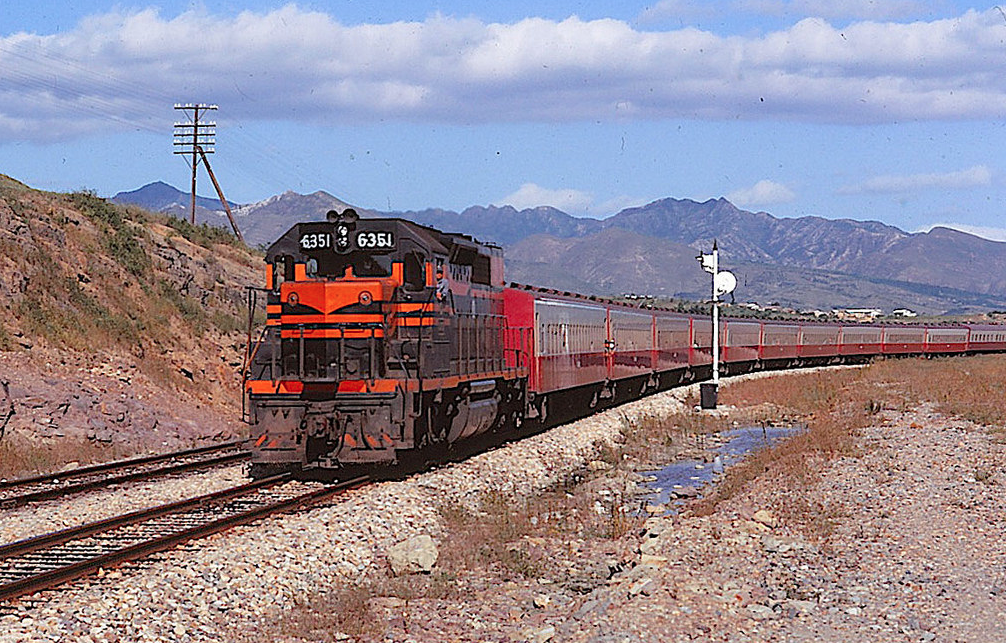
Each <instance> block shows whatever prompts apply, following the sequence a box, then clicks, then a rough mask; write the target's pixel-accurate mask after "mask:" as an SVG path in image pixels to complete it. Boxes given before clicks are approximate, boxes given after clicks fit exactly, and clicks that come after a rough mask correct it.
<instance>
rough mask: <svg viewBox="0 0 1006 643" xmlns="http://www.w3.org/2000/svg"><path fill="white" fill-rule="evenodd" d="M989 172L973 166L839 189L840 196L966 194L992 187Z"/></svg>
mask: <svg viewBox="0 0 1006 643" xmlns="http://www.w3.org/2000/svg"><path fill="white" fill-rule="evenodd" d="M991 183H992V172H991V171H990V170H989V169H988V168H987V167H985V166H984V165H976V166H974V167H971V168H968V169H966V170H959V171H957V172H946V173H942V174H940V173H933V174H908V175H894V174H890V175H884V176H876V177H873V178H872V179H867V180H866V181H863V182H862V183H856V184H854V185H847V186H844V187H842V188H839V190H838V192H839V194H901V193H906V192H914V191H916V190H934V189H940V190H966V189H969V188H975V187H982V186H987V185H991Z"/></svg>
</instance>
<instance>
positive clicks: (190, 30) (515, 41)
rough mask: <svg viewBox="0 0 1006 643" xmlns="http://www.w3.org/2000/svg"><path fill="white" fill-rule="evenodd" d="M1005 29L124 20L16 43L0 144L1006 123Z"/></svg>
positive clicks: (1, 108)
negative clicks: (192, 114)
mask: <svg viewBox="0 0 1006 643" xmlns="http://www.w3.org/2000/svg"><path fill="white" fill-rule="evenodd" d="M784 4H787V5H790V6H792V7H796V6H797V4H798V3H797V2H796V0H793V2H790V3H784ZM799 4H800V6H802V7H804V9H805V10H806V11H810V10H811V9H812V8H813V7H814V6H822V7H823V6H826V5H825V4H824V3H823V0H822V4H820V5H815V4H813V3H811V2H810V0H804V1H802V2H801V3H799ZM839 4H840V5H841V6H842V7H844V9H843V11H846V12H848V11H853V10H855V9H856V6H858V7H860V10H861V11H863V10H865V9H864V7H869V6H873V4H872V3H868V2H865V0H864V1H860V0H846V2H842V3H839ZM908 4H911V3H894V4H891V3H877V6H878V7H881V6H882V7H885V9H884V15H894V14H895V13H897V12H896V11H895V10H894V9H895V8H897V7H900V6H905V7H907V6H908ZM657 6H660V5H657ZM673 6H676V7H679V8H684V9H687V8H688V7H692V8H693V9H694V8H696V7H697V6H698V5H696V4H693V3H689V2H680V1H679V2H677V3H676V4H675V5H673ZM828 6H830V5H828ZM655 9H656V7H655ZM1004 36H1006V25H1004V24H1003V17H1002V15H1001V14H1000V13H999V12H998V11H997V10H996V9H994V8H993V9H989V10H987V11H984V12H977V11H973V10H972V11H968V12H966V13H964V14H963V15H961V16H959V17H956V18H954V19H952V20H933V21H929V22H925V21H917V22H912V23H908V24H899V23H894V22H875V21H874V22H856V23H853V24H849V25H846V26H843V27H841V28H836V27H833V26H832V25H830V24H828V23H827V22H825V21H824V20H821V19H818V18H808V19H805V20H801V21H800V22H798V23H796V24H794V25H792V26H791V27H789V28H787V29H784V30H780V31H776V32H772V33H768V34H765V35H760V36H721V35H718V34H716V33H712V32H709V31H703V30H699V29H695V28H681V29H674V30H666V31H644V30H639V29H636V28H633V27H632V26H631V25H630V24H628V23H626V22H623V21H619V20H612V19H603V20H591V21H585V20H581V19H579V18H577V17H571V18H568V19H566V20H562V21H553V20H545V19H541V18H528V19H524V20H520V21H518V22H514V23H509V24H503V23H491V24H487V23H483V22H481V21H479V20H477V19H471V18H469V19H455V18H447V17H443V16H432V17H430V18H428V19H426V20H424V21H422V22H396V23H390V24H362V25H352V26H347V25H343V24H341V23H339V22H338V20H336V19H335V18H333V17H332V16H330V15H328V14H326V13H322V12H315V11H309V10H306V9H302V8H300V7H297V6H295V5H288V6H285V7H282V8H280V9H276V10H273V11H269V12H267V13H254V12H243V13H240V14H238V15H236V16H218V15H212V14H209V13H207V12H205V11H202V10H197V11H188V12H185V13H182V14H181V15H178V16H176V17H173V18H172V17H165V16H162V15H161V14H160V13H159V12H158V11H157V10H155V9H146V10H142V11H137V12H131V13H130V12H124V11H113V12H111V13H107V14H103V15H99V16H95V17H93V18H90V19H88V20H85V21H82V22H81V23H80V24H79V25H77V26H76V27H75V28H73V29H72V30H70V31H64V32H60V33H58V34H55V35H36V34H25V33H18V34H12V35H7V36H0V139H3V140H7V141H10V140H58V139H61V138H65V137H70V136H75V135H80V134H82V133H87V132H90V133H93V132H98V131H102V130H105V131H107V130H108V129H109V128H110V127H114V128H116V129H126V128H146V129H149V130H151V131H163V128H164V123H165V122H166V121H170V120H171V118H172V116H174V114H172V113H171V109H170V105H171V104H172V103H174V102H175V101H188V100H199V101H207V102H214V103H219V104H220V105H221V106H222V107H223V106H224V105H226V110H227V111H226V115H227V118H233V119H243V120H253V119H263V120H266V119H282V120H297V121H302V122H313V123H347V122H374V121H378V120H381V119H385V120H386V119H410V120H425V121H435V122H450V123H463V124H473V123H480V122H488V121H493V122H505V121H538V122H568V121H581V120H585V119H594V120H598V119H662V118H700V119H710V120H716V119H731V120H734V119H738V118H740V119H773V120H796V121H811V122H830V123H878V122H892V121H898V120H907V119H912V120H927V119H946V120H955V119H956V120H965V119H988V118H999V117H1000V116H1001V114H1002V113H1004V112H1006V75H1004V74H1002V73H1001V69H1002V68H1003V67H1004V66H1006V46H1004V45H1003V42H1004ZM179 43H184V46H180V44H179Z"/></svg>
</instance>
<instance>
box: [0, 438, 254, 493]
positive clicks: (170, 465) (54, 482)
mask: <svg viewBox="0 0 1006 643" xmlns="http://www.w3.org/2000/svg"><path fill="white" fill-rule="evenodd" d="M243 445H244V442H243V441H234V442H223V443H220V444H214V445H210V446H205V447H199V448H196V449H188V450H186V451H176V452H174V453H166V454H161V455H151V456H143V457H139V458H131V459H129V460H118V461H116V462H106V463H103V464H96V465H92V466H87V467H80V468H78V469H71V470H69V471H60V472H58V473H50V474H45V475H40V476H33V477H30V478H21V479H18V480H0V508H5V509H9V508H13V507H20V506H22V505H26V504H29V503H32V502H39V501H42V500H51V499H53V498H60V497H63V496H67V495H70V494H74V493H79V492H82V491H89V490H92V489H97V488H100V487H106V486H109V485H113V484H118V483H122V482H131V481H135V480H145V479H150V478H156V477H160V476H166V475H170V474H173V473H181V472H184V471H192V470H194V469H203V468H207V467H213V466H218V465H222V464H229V463H233V462H238V461H240V460H245V459H247V458H248V457H250V453H249V452H248V451H246V450H245V449H244V447H243Z"/></svg>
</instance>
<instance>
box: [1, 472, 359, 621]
mask: <svg viewBox="0 0 1006 643" xmlns="http://www.w3.org/2000/svg"><path fill="white" fill-rule="evenodd" d="M366 481H367V478H355V479H353V480H347V481H345V482H340V483H337V484H331V485H318V486H313V488H311V489H310V490H309V491H306V492H305V490H304V489H305V485H304V484H303V483H291V482H290V477H289V476H288V475H285V474H284V475H280V476H273V477H271V478H264V479H262V480H257V481H255V482H252V483H250V484H245V485H241V486H237V487H232V488H230V489H224V490H222V491H218V492H216V493H212V494H208V495H205V496H199V497H197V498H192V499H189V500H182V501H179V502H173V503H170V504H166V505H160V506H157V507H152V508H150V509H144V510H141V511H134V512H132V513H128V514H124V515H122V516H117V517H114V518H108V519H106V520H100V521H97V522H93V523H89V524H86V525H81V526H79V527H72V528H69V529H64V530H62V531H57V532H53V533H50V534H44V535H41V536H35V537H33V538H27V539H25V540H20V541H18V542H14V543H10V544H7V545H2V546H0V603H2V602H5V601H8V600H11V599H13V598H17V597H19V596H24V595H26V594H31V593H34V592H37V591H40V590H43V589H48V588H52V587H55V586H56V585H59V584H62V583H65V582H67V581H70V580H73V579H75V578H79V577H82V576H86V575H88V574H92V573H95V572H97V571H98V570H99V569H103V568H108V567H110V566H114V565H117V564H120V563H123V562H126V561H130V560H137V559H140V558H143V557H145V556H148V555H150V554H152V553H155V552H159V551H164V550H167V549H171V548H173V547H175V546H177V545H178V544H180V543H183V542H185V541H188V540H192V539H195V538H202V537H204V536H207V535H209V534H214V533H218V532H221V531H224V530H226V529H229V528H230V527H233V526H235V525H240V524H244V523H248V522H251V521H254V520H256V519H258V518H262V517H264V516H267V515H269V514H274V513H279V512H282V511H289V510H291V509H293V508H296V507H300V506H305V505H310V504H314V503H317V502H320V501H322V500H325V499H327V498H330V497H332V496H335V495H337V494H339V493H342V492H344V491H346V490H348V489H350V488H353V487H356V486H359V485H362V484H363V483H365V482H366Z"/></svg>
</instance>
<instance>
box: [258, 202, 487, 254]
mask: <svg viewBox="0 0 1006 643" xmlns="http://www.w3.org/2000/svg"><path fill="white" fill-rule="evenodd" d="M347 212H352V215H355V214H356V213H355V211H352V210H347V211H343V213H335V211H331V212H329V217H328V220H326V221H301V222H298V223H296V224H294V225H293V226H292V227H291V228H290V229H289V230H287V231H286V232H285V233H284V234H283V236H281V237H280V238H279V239H277V240H276V241H275V242H273V244H272V245H271V246H269V248H268V250H267V251H266V257H265V260H266V261H268V262H272V261H274V260H275V259H276V257H278V256H283V255H297V254H300V252H301V251H300V236H301V230H302V228H304V227H309V228H310V229H312V230H318V229H319V227H324V226H326V225H328V226H335V225H336V224H337V222H338V221H340V220H353V221H355V222H356V223H357V225H360V226H361V227H362V229H365V230H379V229H382V228H385V229H386V228H396V229H397V230H398V231H399V232H398V234H399V235H401V231H402V229H405V230H407V231H408V236H411V237H413V238H415V239H416V240H417V241H419V242H420V244H421V245H423V246H425V247H427V248H429V249H430V250H431V251H433V252H436V253H438V254H444V255H448V256H454V255H455V254H457V253H458V252H459V251H465V252H466V253H475V254H482V255H502V249H501V248H500V247H499V246H498V245H496V244H493V243H485V242H481V241H479V240H478V239H475V238H474V237H472V236H471V235H467V234H461V233H457V232H441V231H440V230H437V229H436V228H431V227H429V226H425V225H422V224H419V223H416V222H414V221H409V220H408V219H403V218H400V217H367V218H363V217H352V215H351V218H350V219H344V217H345V216H346V213H347Z"/></svg>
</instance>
